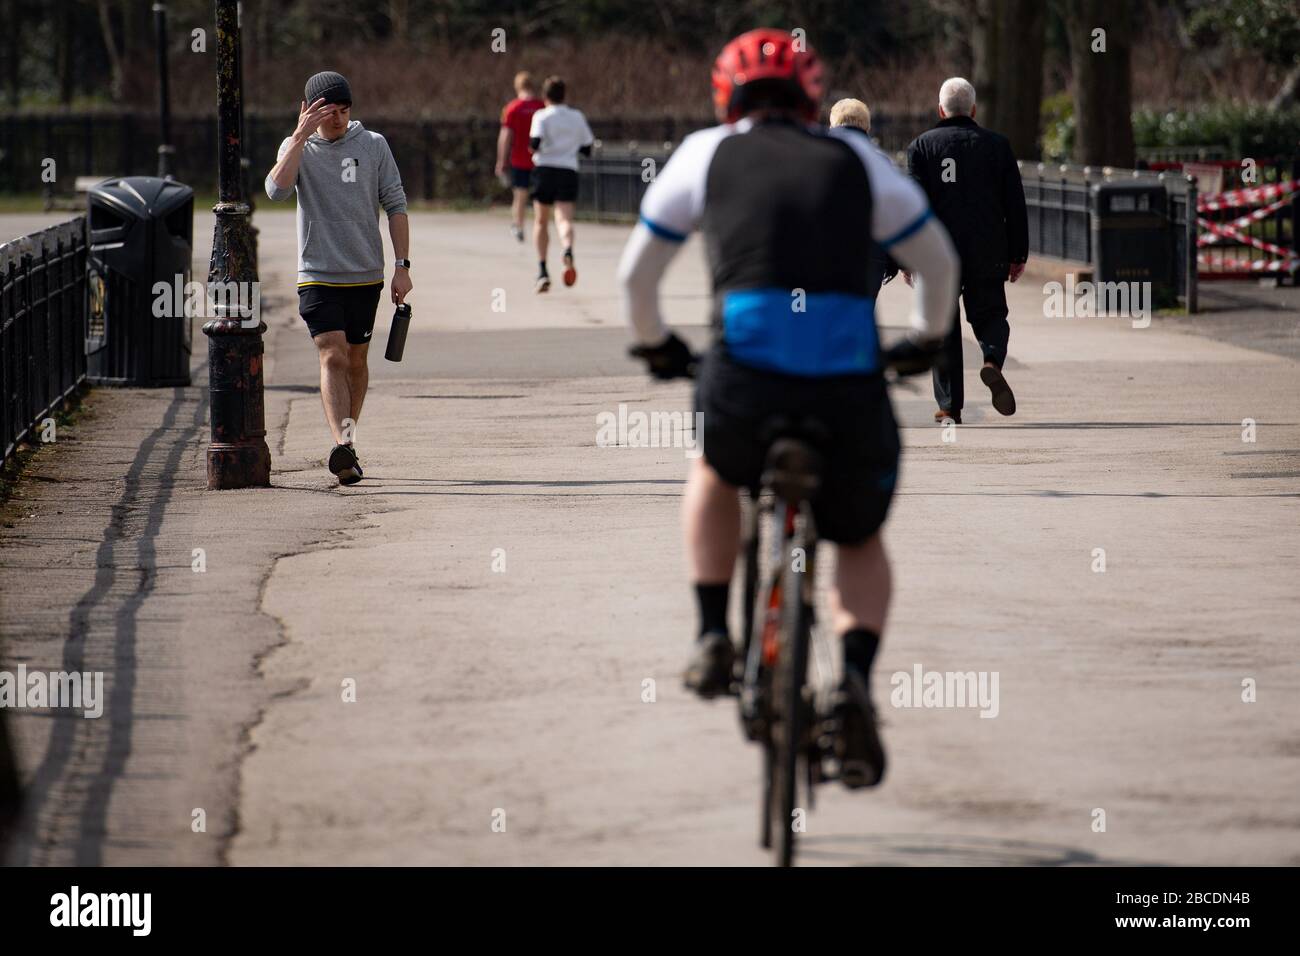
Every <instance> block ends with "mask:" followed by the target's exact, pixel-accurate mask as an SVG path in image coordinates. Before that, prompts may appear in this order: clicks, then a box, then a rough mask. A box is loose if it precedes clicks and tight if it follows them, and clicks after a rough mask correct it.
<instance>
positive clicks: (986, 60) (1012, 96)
mask: <svg viewBox="0 0 1300 956" xmlns="http://www.w3.org/2000/svg"><path fill="white" fill-rule="evenodd" d="M1046 25H1047V14H1046V10H1045V9H1044V6H1043V4H1042V3H1041V2H1040V0H977V3H976V4H975V23H974V29H973V31H972V33H971V49H972V52H973V54H974V60H975V63H974V77H973V78H972V80H971V82H972V83H974V85H975V95H976V103H977V108H976V116H977V118H978V119H979V122H980V125H982V126H986V127H988V128H989V129H992V130H996V131H997V132H999V133H1001V134H1002V135H1004V136H1006V137H1007V139H1009V140H1010V141H1011V149H1012V152H1014V153H1015V155H1016V158H1017V159H1036V158H1037V157H1038V156H1039V152H1040V151H1039V146H1038V133H1039V124H1040V119H1041V117H1040V113H1041V109H1042V99H1043V46H1044V44H1045V38H1044V34H1045V30H1046Z"/></svg>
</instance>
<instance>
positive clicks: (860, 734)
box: [834, 667, 885, 790]
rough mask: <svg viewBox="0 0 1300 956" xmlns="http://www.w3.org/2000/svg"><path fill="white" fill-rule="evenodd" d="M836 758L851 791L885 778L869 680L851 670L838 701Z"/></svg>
mask: <svg viewBox="0 0 1300 956" xmlns="http://www.w3.org/2000/svg"><path fill="white" fill-rule="evenodd" d="M834 714H835V723H836V728H837V733H836V735H835V759H836V760H837V761H838V762H839V765H840V780H841V781H842V782H843V783H844V786H846V787H848V788H849V789H850V790H858V789H861V788H862V787H874V786H876V784H878V783H880V781H881V780H882V779H884V776H885V748H884V745H883V744H882V743H881V742H880V733H879V731H878V730H877V728H876V708H875V707H874V706H873V705H872V703H871V691H870V689H869V688H868V687H867V682H866V679H865V678H864V677H863V676H862V674H861V673H859V672H858V670H857V669H856V668H852V667H850V668H848V669H847V671H846V672H845V675H844V683H843V684H841V685H840V689H839V692H838V694H837V695H836V700H835V710H834Z"/></svg>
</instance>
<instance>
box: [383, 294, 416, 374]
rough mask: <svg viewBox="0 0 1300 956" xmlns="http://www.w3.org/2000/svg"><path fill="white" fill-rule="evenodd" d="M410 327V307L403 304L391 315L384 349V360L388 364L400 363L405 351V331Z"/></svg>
mask: <svg viewBox="0 0 1300 956" xmlns="http://www.w3.org/2000/svg"><path fill="white" fill-rule="evenodd" d="M410 327H411V307H410V306H409V305H407V304H406V303H405V302H403V303H402V304H401V305H399V306H398V307H397V311H396V312H394V313H393V324H392V325H391V326H390V327H389V329H388V347H387V348H386V349H384V358H386V359H388V361H390V362H400V361H401V360H402V352H403V351H404V350H405V349H406V330H407V329H409V328H410Z"/></svg>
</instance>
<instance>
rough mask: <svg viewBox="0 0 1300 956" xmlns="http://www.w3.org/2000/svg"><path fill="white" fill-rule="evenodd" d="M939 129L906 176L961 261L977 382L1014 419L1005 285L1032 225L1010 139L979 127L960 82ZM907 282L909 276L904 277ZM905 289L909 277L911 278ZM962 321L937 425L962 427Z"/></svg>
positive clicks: (941, 388) (970, 95)
mask: <svg viewBox="0 0 1300 956" xmlns="http://www.w3.org/2000/svg"><path fill="white" fill-rule="evenodd" d="M939 117H940V119H939V123H938V125H937V126H935V127H934V129H931V130H927V131H926V132H924V133H922V134H921V135H920V136H918V137H917V138H916V139H915V140H913V141H912V144H911V145H910V146H908V147H907V168H908V172H910V173H911V175H912V178H913V179H915V180H916V181H917V182H919V183H920V184H921V187H922V188H923V189H924V190H925V192H926V195H927V196H928V197H929V198H930V206H931V208H932V209H933V210H934V213H935V215H936V216H938V217H939V221H940V222H942V223H943V224H944V226H945V227H947V229H948V234H949V235H950V236H951V237H952V241H953V244H954V245H955V246H956V247H957V252H958V254H959V255H960V256H961V298H962V301H963V302H964V303H965V304H966V321H968V322H969V323H970V324H971V328H973V329H974V331H975V339H976V341H978V342H979V345H980V351H981V352H983V354H984V367H983V368H981V369H980V380H981V381H983V382H984V384H985V385H987V386H988V388H989V391H990V392H991V393H992V398H993V407H994V408H995V409H997V410H998V411H999V412H1000V413H1001V414H1003V415H1013V414H1015V411H1016V398H1015V395H1014V394H1013V393H1012V391H1011V386H1010V385H1008V384H1007V380H1006V378H1005V377H1004V376H1003V374H1002V366H1003V364H1004V363H1005V362H1006V359H1007V342H1008V340H1009V339H1010V337H1011V327H1010V325H1008V324H1007V296H1006V289H1005V288H1004V287H1003V283H1004V282H1006V281H1007V279H1008V278H1010V280H1011V281H1012V282H1015V281H1016V280H1017V279H1019V278H1020V276H1021V274H1022V273H1023V272H1024V271H1025V261H1026V260H1027V259H1028V258H1029V220H1028V218H1027V217H1026V215H1025V191H1024V187H1023V186H1022V184H1021V182H1020V170H1019V169H1018V168H1017V167H1016V158H1015V156H1014V155H1013V154H1012V152H1011V144H1010V143H1008V142H1007V140H1006V137H1004V136H1000V135H998V134H997V133H994V132H993V131H992V130H987V129H984V128H983V127H982V126H980V125H979V124H978V123H976V122H975V88H974V87H973V86H971V85H970V83H968V82H967V81H966V80H964V79H962V78H961V77H953V78H952V79H949V80H945V81H944V84H943V86H942V87H940V89H939ZM905 275H906V273H905ZM906 277H907V280H908V283H909V284H910V283H911V276H910V275H907V276H906ZM959 318H960V315H957V316H955V317H954V321H953V325H952V331H951V332H949V333H948V338H947V340H946V341H945V343H944V352H945V353H946V356H947V361H946V362H945V363H943V364H942V365H939V364H936V366H935V369H934V372H933V375H934V397H935V401H937V402H938V403H939V410H938V411H937V412H935V413H934V418H935V421H938V422H942V421H944V420H946V419H951V420H952V421H953V422H956V423H958V424H960V423H961V410H962V406H963V405H964V404H965V391H964V385H963V382H962V365H961V352H962V348H961V322H959V321H957V319H959Z"/></svg>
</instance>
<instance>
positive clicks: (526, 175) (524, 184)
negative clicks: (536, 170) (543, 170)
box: [510, 166, 533, 189]
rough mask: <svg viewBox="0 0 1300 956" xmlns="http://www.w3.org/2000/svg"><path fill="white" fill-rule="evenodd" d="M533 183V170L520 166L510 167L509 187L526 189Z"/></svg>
mask: <svg viewBox="0 0 1300 956" xmlns="http://www.w3.org/2000/svg"><path fill="white" fill-rule="evenodd" d="M532 184H533V171H532V170H531V169H524V168H523V167H522V166H511V167H510V188H511V189H527V188H529V187H530V186H531V185H532Z"/></svg>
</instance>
